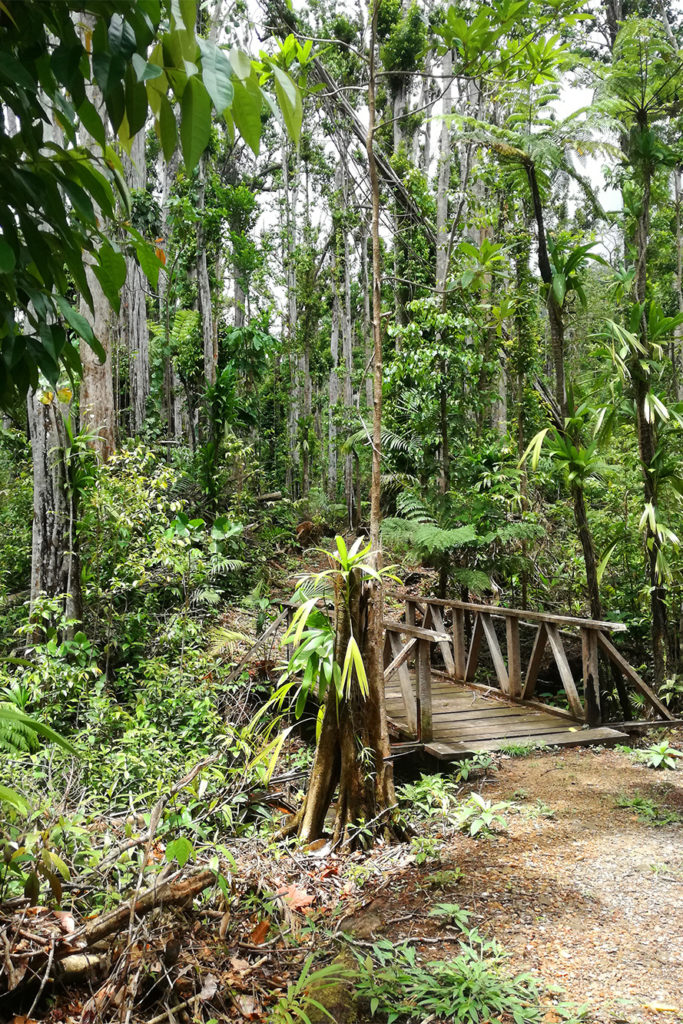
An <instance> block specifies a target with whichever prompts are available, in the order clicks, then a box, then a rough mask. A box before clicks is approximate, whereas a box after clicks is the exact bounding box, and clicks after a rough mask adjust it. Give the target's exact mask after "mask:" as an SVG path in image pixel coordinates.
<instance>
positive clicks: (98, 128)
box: [78, 99, 107, 149]
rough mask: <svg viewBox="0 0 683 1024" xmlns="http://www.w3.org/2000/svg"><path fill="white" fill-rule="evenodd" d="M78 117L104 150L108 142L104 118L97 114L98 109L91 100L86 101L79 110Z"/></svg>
mask: <svg viewBox="0 0 683 1024" xmlns="http://www.w3.org/2000/svg"><path fill="white" fill-rule="evenodd" d="M78 117H79V118H80V121H81V124H82V125H83V127H84V128H85V130H86V131H87V133H88V135H90V136H91V137H92V138H93V139H94V140H95V142H99V144H100V146H102V148H103V149H104V147H105V145H106V142H107V133H106V129H105V127H104V124H103V122H102V118H101V117H100V115H99V114H98V113H97V109H96V107H95V105H94V104H93V103H91V102H90V100H89V99H84V100H83V102H82V103H81V105H80V107H79V108H78Z"/></svg>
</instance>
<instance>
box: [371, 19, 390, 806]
mask: <svg viewBox="0 0 683 1024" xmlns="http://www.w3.org/2000/svg"><path fill="white" fill-rule="evenodd" d="M380 4H381V0H374V2H373V4H372V22H371V32H370V68H369V78H368V136H367V152H368V168H369V172H370V191H371V194H372V225H371V236H372V338H373V400H374V408H373V417H372V480H371V488H370V542H371V544H372V550H373V552H374V553H375V564H376V567H377V568H378V569H380V568H381V566H382V539H381V533H380V527H381V521H382V510H381V478H382V462H381V460H382V383H383V362H382V250H381V245H380V235H379V177H378V174H377V163H376V161H375V150H374V141H375V87H376V86H375V60H376V49H377V15H378V11H379V7H380ZM366 586H368V588H369V590H370V594H369V601H368V643H367V646H366V650H365V658H366V665H367V672H368V683H369V687H370V696H369V698H368V705H369V707H368V710H369V712H370V714H369V715H368V721H369V730H370V736H371V739H372V746H373V749H374V751H375V770H376V773H377V774H376V779H375V787H376V793H377V798H378V803H379V806H380V807H381V808H382V809H384V808H388V807H391V806H392V805H393V804H394V803H395V799H396V798H395V794H394V776H393V769H392V767H391V762H390V761H389V760H388V758H389V755H390V752H391V745H390V742H389V729H388V726H387V716H386V709H385V705H384V667H383V664H382V641H383V624H382V620H383V617H384V592H383V586H382V583H381V580H378V581H376V582H374V583H371V584H366Z"/></svg>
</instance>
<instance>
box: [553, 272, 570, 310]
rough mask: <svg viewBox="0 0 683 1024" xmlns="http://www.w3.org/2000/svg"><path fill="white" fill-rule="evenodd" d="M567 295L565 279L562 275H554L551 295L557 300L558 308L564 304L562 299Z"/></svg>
mask: <svg viewBox="0 0 683 1024" xmlns="http://www.w3.org/2000/svg"><path fill="white" fill-rule="evenodd" d="M566 293H567V279H566V277H565V276H564V274H561V273H559V274H555V275H554V276H553V295H554V296H555V298H556V300H557V304H558V306H561V305H562V303H563V302H564V297H565V295H566Z"/></svg>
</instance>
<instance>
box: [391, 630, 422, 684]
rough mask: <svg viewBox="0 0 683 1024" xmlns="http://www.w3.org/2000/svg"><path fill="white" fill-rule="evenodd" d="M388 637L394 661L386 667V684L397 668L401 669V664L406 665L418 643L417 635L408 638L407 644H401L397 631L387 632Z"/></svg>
mask: <svg viewBox="0 0 683 1024" xmlns="http://www.w3.org/2000/svg"><path fill="white" fill-rule="evenodd" d="M386 637H387V641H386V642H387V643H388V644H389V649H390V651H391V657H392V658H393V661H390V662H389V663H388V664H387V666H386V668H385V669H384V684H385V686H386V684H387V683H388V682H389V680H390V679H391V677H392V676H393V674H394V672H395V671H396V669H399V668H400V667H401V665H405V663H406V661H407V660H408V658H409V657H410V655H411V654H412V652H413V648H414V647H415V645H416V644H417V640H416V639H415V637H413V638H412V639H410V640H408V642H407V643H406V644H405V645H401V641H400V640H399V639H398V637H397V636H396V634H395V633H387V635H386ZM394 642H395V643H396V646H397V648H398V650H397V651H396V650H394Z"/></svg>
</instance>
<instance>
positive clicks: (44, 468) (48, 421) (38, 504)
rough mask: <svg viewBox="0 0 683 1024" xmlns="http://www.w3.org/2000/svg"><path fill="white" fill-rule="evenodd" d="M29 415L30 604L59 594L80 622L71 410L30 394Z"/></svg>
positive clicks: (49, 396)
mask: <svg viewBox="0 0 683 1024" xmlns="http://www.w3.org/2000/svg"><path fill="white" fill-rule="evenodd" d="M27 413H28V428H29V436H30V439H31V455H32V462H33V531H32V553H31V606H33V604H34V603H35V601H36V598H37V597H38V596H39V594H47V596H48V597H58V596H60V597H62V600H63V611H64V613H65V615H66V616H67V617H68V618H73V619H80V617H81V571H80V561H79V557H78V540H77V537H76V524H77V511H78V510H77V505H76V494H75V492H74V491H73V488H72V487H71V485H70V480H69V470H68V460H67V434H66V429H65V426H64V417H65V416H68V415H69V414H70V408H69V405H68V404H67V403H63V402H60V400H59V398H58V396H57V395H56V394H54V393H53V392H51V391H48V390H45V391H31V392H30V393H29V395H28V399H27Z"/></svg>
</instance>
